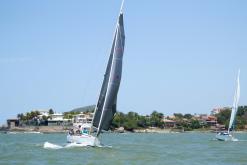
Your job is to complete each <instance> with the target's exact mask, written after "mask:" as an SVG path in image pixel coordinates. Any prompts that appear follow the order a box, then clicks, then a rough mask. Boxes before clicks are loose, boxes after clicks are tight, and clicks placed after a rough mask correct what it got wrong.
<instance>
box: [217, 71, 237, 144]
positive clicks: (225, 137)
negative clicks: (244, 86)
mask: <svg viewBox="0 0 247 165" xmlns="http://www.w3.org/2000/svg"><path fill="white" fill-rule="evenodd" d="M239 76H240V70H238V77H237V87H236V89H235V93H234V99H233V106H232V111H231V117H230V121H229V126H228V131H227V132H220V133H218V134H217V135H216V138H217V139H218V140H222V141H230V140H236V139H235V138H234V137H233V131H234V124H235V120H236V115H237V111H238V103H239V98H240V82H239Z"/></svg>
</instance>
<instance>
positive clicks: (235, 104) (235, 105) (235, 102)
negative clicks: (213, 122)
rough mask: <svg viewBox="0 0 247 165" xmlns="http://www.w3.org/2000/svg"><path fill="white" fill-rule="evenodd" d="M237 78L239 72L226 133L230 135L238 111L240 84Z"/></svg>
mask: <svg viewBox="0 0 247 165" xmlns="http://www.w3.org/2000/svg"><path fill="white" fill-rule="evenodd" d="M239 76H240V70H239V71H238V77H237V88H236V90H235V94H234V100H233V105H232V112H231V117H230V122H229V127H228V133H230V130H231V129H232V130H233V129H234V122H235V118H236V114H237V110H238V102H239V98H240V83H239Z"/></svg>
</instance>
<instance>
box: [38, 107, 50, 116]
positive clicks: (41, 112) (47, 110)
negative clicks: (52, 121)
mask: <svg viewBox="0 0 247 165" xmlns="http://www.w3.org/2000/svg"><path fill="white" fill-rule="evenodd" d="M35 111H38V112H39V113H40V115H39V116H40V117H42V116H46V117H48V116H49V109H39V110H35Z"/></svg>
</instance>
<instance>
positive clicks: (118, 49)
mask: <svg viewBox="0 0 247 165" xmlns="http://www.w3.org/2000/svg"><path fill="white" fill-rule="evenodd" d="M123 3H124V1H122V5H121V10H120V14H119V17H118V21H117V25H116V29H115V33H114V38H113V43H112V48H111V52H110V56H109V59H108V64H107V67H106V72H105V75H104V80H103V83H102V86H101V90H100V94H99V98H98V101H97V104H96V106H95V110H94V117H93V121H92V126H91V129H90V131H89V133H82V134H80V135H75V134H72V133H68V135H67V141H68V142H70V143H77V144H84V145H87V146H97V145H99V144H100V142H99V140H98V137H99V135H100V133H101V132H102V130H106V131H107V130H109V128H110V125H111V122H112V120H113V116H114V114H115V113H116V105H117V94H118V89H119V86H120V81H121V75H122V59H123V53H124V45H125V33H124V23H123V11H122V8H123ZM93 130H96V131H95V132H96V134H95V135H94V134H93V133H91V132H94V131H93Z"/></svg>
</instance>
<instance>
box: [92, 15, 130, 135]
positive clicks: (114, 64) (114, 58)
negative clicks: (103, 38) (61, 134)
mask: <svg viewBox="0 0 247 165" xmlns="http://www.w3.org/2000/svg"><path fill="white" fill-rule="evenodd" d="M124 45H125V34H124V25H123V13H120V15H119V18H118V23H117V28H116V31H115V35H114V40H113V44H112V49H111V53H110V57H109V61H108V65H107V69H106V73H105V77H104V81H103V84H102V87H101V92H100V96H99V100H98V103H97V106H96V108H95V115H94V119H93V126H94V127H96V128H98V132H97V136H98V135H99V133H100V131H101V130H102V129H103V130H108V129H109V127H110V124H111V122H112V119H113V116H114V114H115V113H116V101H117V93H118V89H119V86H120V81H121V76H122V58H123V53H124Z"/></svg>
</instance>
